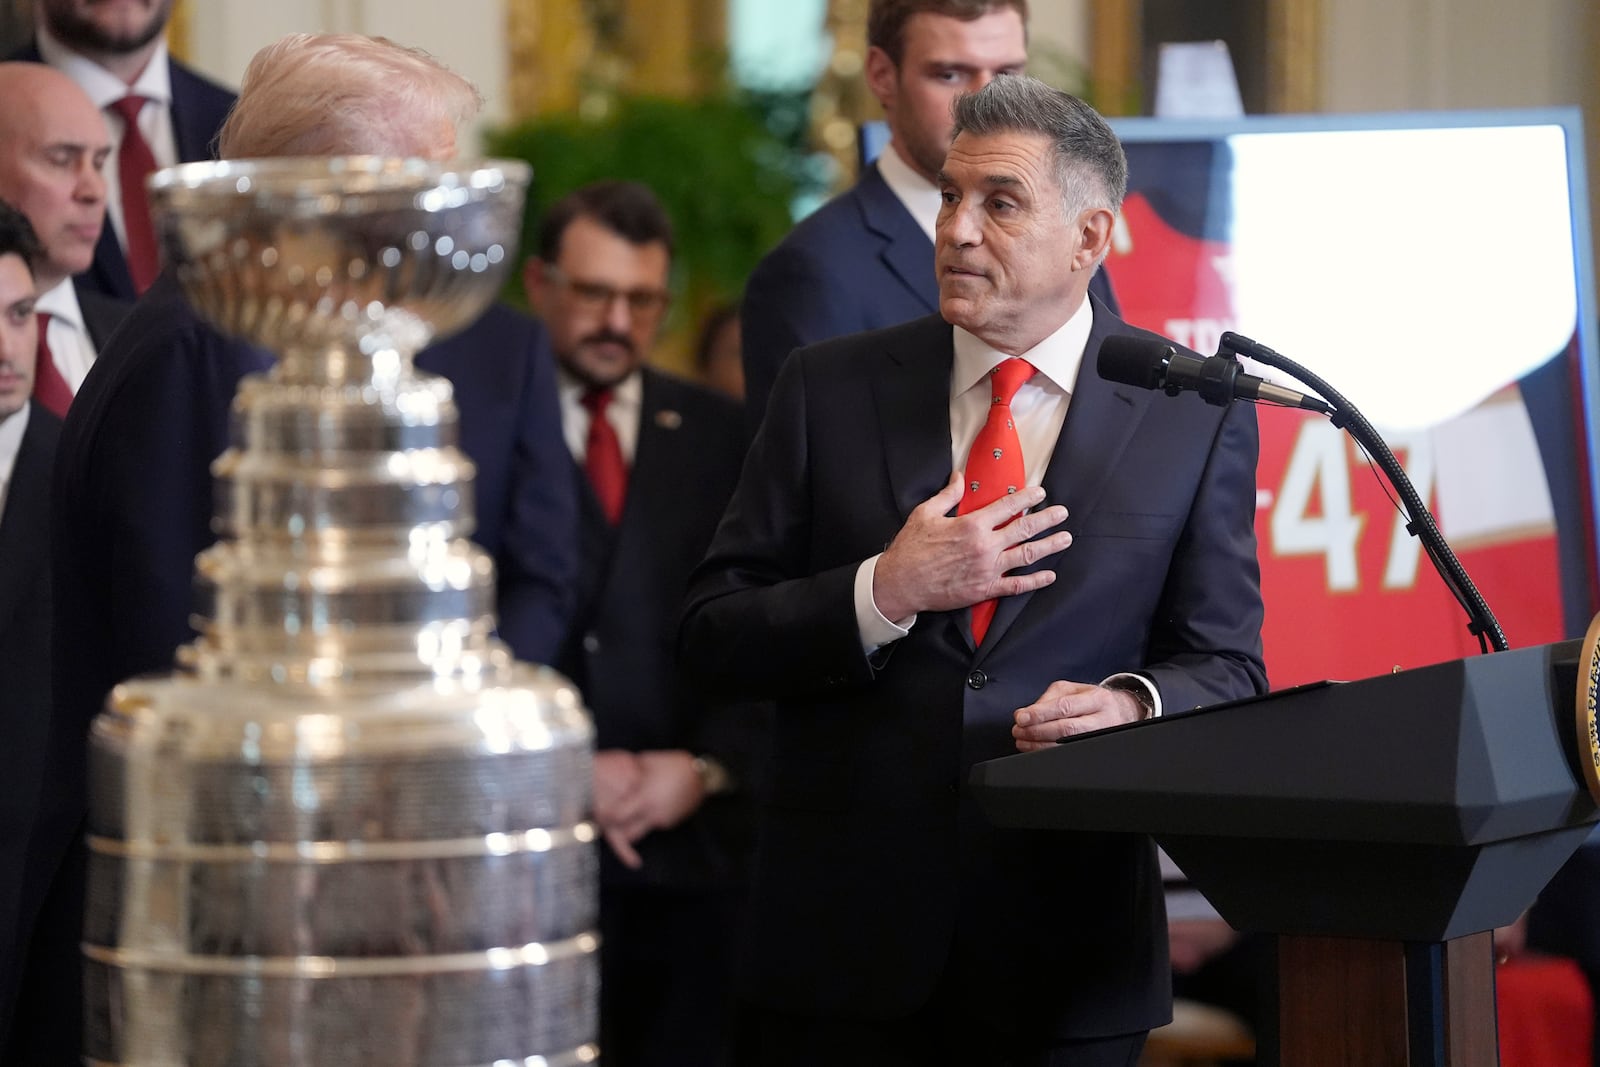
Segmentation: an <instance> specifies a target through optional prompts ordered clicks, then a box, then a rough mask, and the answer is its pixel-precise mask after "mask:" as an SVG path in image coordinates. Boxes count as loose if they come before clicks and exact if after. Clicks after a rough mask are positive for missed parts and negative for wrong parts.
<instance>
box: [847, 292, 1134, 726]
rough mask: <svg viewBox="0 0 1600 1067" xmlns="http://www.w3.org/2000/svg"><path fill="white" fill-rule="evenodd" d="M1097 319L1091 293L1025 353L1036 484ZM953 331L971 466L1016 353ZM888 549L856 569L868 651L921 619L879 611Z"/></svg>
mask: <svg viewBox="0 0 1600 1067" xmlns="http://www.w3.org/2000/svg"><path fill="white" fill-rule="evenodd" d="M1093 325H1094V310H1093V307H1092V305H1091V304H1090V302H1089V301H1088V300H1087V299H1085V300H1084V301H1083V303H1081V304H1080V305H1079V306H1078V310H1077V311H1075V312H1073V313H1072V316H1071V317H1070V318H1068V319H1067V321H1066V322H1064V323H1062V324H1061V325H1060V326H1059V327H1057V329H1056V331H1055V332H1054V333H1052V334H1050V336H1048V337H1046V338H1045V339H1044V340H1042V341H1040V342H1039V343H1038V344H1037V345H1034V346H1033V348H1031V349H1029V350H1028V351H1027V352H1024V353H1022V354H1021V358H1022V359H1025V360H1027V361H1028V362H1029V363H1032V364H1033V367H1034V369H1035V370H1036V371H1037V372H1038V373H1036V374H1035V375H1034V376H1033V377H1031V378H1029V379H1028V380H1027V381H1026V382H1024V383H1023V384H1022V387H1021V388H1020V389H1018V390H1017V392H1016V395H1015V396H1014V397H1012V399H1011V415H1012V419H1013V421H1014V422H1015V423H1016V428H1017V437H1018V440H1019V441H1020V443H1021V445H1022V463H1023V467H1024V472H1025V476H1026V479H1027V484H1028V485H1029V486H1034V485H1040V484H1043V481H1044V473H1045V470H1046V468H1048V467H1049V466H1050V458H1051V456H1052V455H1053V454H1054V452H1055V448H1056V440H1057V439H1058V438H1059V437H1060V436H1061V427H1062V426H1063V425H1064V424H1065V423H1066V421H1067V407H1068V406H1069V405H1070V404H1071V402H1072V386H1073V385H1074V384H1075V383H1076V382H1077V380H1078V369H1079V367H1080V366H1082V364H1083V354H1084V349H1085V348H1086V347H1087V346H1088V343H1089V331H1090V328H1091V327H1092V326H1093ZM952 329H953V330H954V332H955V336H954V341H955V361H954V363H953V365H952V367H951V371H950V469H951V470H952V471H954V470H959V469H961V468H962V467H963V466H964V465H965V464H966V462H967V453H968V452H971V451H972V442H973V441H975V440H977V437H978V431H979V430H981V429H982V428H983V424H984V422H985V421H986V420H987V419H988V409H989V407H990V405H991V403H992V401H991V397H992V396H993V393H992V390H991V389H990V387H989V384H988V383H989V372H990V371H992V370H993V369H994V368H995V367H997V366H999V365H1000V363H1001V362H1002V361H1004V360H1006V359H1009V358H1010V357H1009V356H1007V355H1006V354H1005V353H1003V352H997V351H996V350H994V349H993V348H990V347H989V346H988V345H987V344H985V343H984V342H983V341H980V340H979V339H978V338H977V337H975V336H973V335H972V334H970V333H968V332H967V331H966V330H963V329H961V328H960V327H959V326H955V327H952ZM1046 503H1047V504H1048V503H1055V501H1046ZM1068 551H1071V550H1070V549H1069V550H1068ZM881 555H882V553H879V554H878V555H877V556H873V557H872V558H870V559H868V560H866V561H865V562H863V563H862V564H861V566H860V567H859V568H857V569H856V580H855V588H854V592H855V608H856V625H857V627H858V628H859V630H860V633H861V647H862V649H863V650H865V651H867V652H872V651H874V650H875V649H878V648H881V647H882V646H884V645H887V644H890V643H892V642H894V641H898V640H900V638H902V637H904V636H906V634H908V633H910V632H911V627H912V626H913V625H914V624H915V623H916V621H917V617H916V616H915V615H913V616H911V617H910V618H908V619H899V620H890V619H886V618H884V616H883V613H882V612H881V611H879V610H878V606H877V604H876V602H875V601H874V600H873V597H872V580H873V575H874V574H875V573H876V571H877V566H878V560H879V558H880V557H881ZM1113 681H1115V682H1117V683H1120V684H1121V686H1122V687H1123V688H1127V687H1128V686H1129V685H1135V686H1137V687H1138V689H1139V691H1140V692H1141V693H1143V694H1144V695H1146V696H1148V697H1149V700H1148V702H1147V706H1149V707H1150V710H1151V714H1152V715H1159V714H1161V694H1160V693H1158V692H1157V691H1156V689H1155V686H1153V685H1151V684H1150V683H1149V681H1148V680H1147V679H1145V678H1143V677H1141V676H1139V675H1133V674H1114V675H1112V676H1111V677H1110V678H1107V679H1105V680H1104V682H1102V684H1105V682H1113Z"/></svg>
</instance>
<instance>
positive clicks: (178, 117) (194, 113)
mask: <svg viewBox="0 0 1600 1067" xmlns="http://www.w3.org/2000/svg"><path fill="white" fill-rule="evenodd" d="M10 58H11V59H16V60H23V61H25V62H28V63H42V62H44V57H43V56H41V55H40V54H39V48H38V46H37V45H33V44H30V45H28V46H27V47H26V48H23V49H20V50H19V51H17V52H16V53H15V54H14V55H12V56H11V57H10ZM168 66H169V68H170V70H171V78H172V133H173V136H174V138H175V139H176V141H177V148H178V162H179V163H196V162H200V161H203V160H207V159H215V158H216V139H217V134H218V132H220V131H221V129H222V122H223V120H224V119H226V118H227V117H228V111H229V109H230V108H232V107H233V102H234V100H235V99H236V97H235V95H234V93H233V92H232V91H231V90H229V89H225V88H223V87H222V86H220V85H218V84H217V83H216V82H214V81H211V80H210V79H209V78H207V77H205V76H204V75H202V74H200V73H198V72H197V71H195V70H193V69H191V68H189V67H186V66H184V65H183V64H182V63H179V62H178V61H177V60H176V59H169V60H168ZM110 180H115V176H111V179H110ZM77 281H78V286H79V289H80V291H81V290H83V289H92V290H94V291H95V292H99V293H105V294H106V295H107V296H114V297H117V298H118V299H121V300H132V299H134V298H135V297H136V296H138V295H139V294H138V293H136V292H135V291H134V288H133V276H132V275H131V274H129V273H128V260H127V257H126V256H124V255H123V252H122V246H121V245H119V244H118V243H117V231H116V227H114V226H112V225H111V222H110V220H109V219H108V220H107V221H106V225H105V226H104V227H103V228H102V229H101V231H100V242H99V244H97V245H95V249H94V263H93V264H91V265H90V267H89V269H88V270H86V271H84V272H83V273H82V274H80V275H78V278H77Z"/></svg>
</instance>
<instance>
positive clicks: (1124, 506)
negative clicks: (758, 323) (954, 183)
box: [682, 303, 1266, 1044]
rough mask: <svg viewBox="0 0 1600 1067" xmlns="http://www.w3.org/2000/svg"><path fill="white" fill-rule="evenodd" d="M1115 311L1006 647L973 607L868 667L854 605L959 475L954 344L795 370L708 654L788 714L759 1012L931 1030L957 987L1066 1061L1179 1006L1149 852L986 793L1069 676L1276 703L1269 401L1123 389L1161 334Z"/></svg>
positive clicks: (735, 540)
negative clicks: (976, 626)
mask: <svg viewBox="0 0 1600 1067" xmlns="http://www.w3.org/2000/svg"><path fill="white" fill-rule="evenodd" d="M1094 313H1095V314H1094V326H1093V329H1092V331H1091V334H1090V337H1089V342H1088V347H1087V350H1086V354H1085V358H1084V361H1083V370H1082V371H1081V372H1080V374H1079V376H1078V380H1077V382H1076V383H1075V386H1074V388H1073V390H1072V394H1073V395H1072V403H1071V406H1070V408H1069V409H1068V413H1067V417H1066V423H1065V425H1064V426H1063V428H1062V431H1061V436H1060V438H1059V440H1058V442H1057V445H1056V448H1055V452H1054V455H1053V457H1052V459H1051V461H1050V464H1049V466H1048V468H1047V470H1046V473H1045V475H1044V479H1043V484H1044V488H1045V490H1046V491H1047V493H1048V497H1047V499H1048V500H1049V501H1051V502H1054V503H1061V504H1065V505H1066V506H1067V508H1068V509H1069V511H1070V516H1069V518H1068V519H1067V523H1066V526H1067V528H1068V529H1069V530H1071V531H1072V534H1073V537H1074V540H1073V542H1072V545H1071V546H1070V547H1069V548H1067V549H1065V550H1064V551H1063V552H1060V553H1058V554H1056V555H1054V556H1050V557H1046V558H1044V559H1042V560H1040V561H1039V562H1038V563H1036V564H1035V566H1036V567H1044V568H1049V569H1052V570H1054V571H1055V572H1056V576H1057V577H1056V580H1055V582H1054V583H1053V584H1051V585H1049V586H1046V587H1045V588H1043V589H1040V590H1038V591H1036V592H1034V593H1031V594H1026V595H1021V596H1015V597H1010V598H1007V599H1005V600H1003V601H1002V602H1001V603H1000V605H999V607H998V610H997V611H996V614H995V617H994V621H993V622H992V623H991V625H990V627H989V630H988V633H987V634H986V635H985V638H984V641H983V643H982V644H981V645H979V646H977V647H974V645H973V642H972V637H971V628H970V623H969V619H970V612H967V611H953V612H926V613H924V614H923V615H921V616H919V617H918V618H917V620H916V622H915V625H914V626H913V627H912V629H911V632H910V634H909V635H908V636H906V637H905V638H903V639H901V640H899V641H897V642H894V643H892V644H890V645H888V646H886V647H884V648H882V649H879V650H878V651H877V652H875V653H874V654H873V655H872V656H870V657H869V656H867V655H865V654H863V651H862V648H861V644H860V636H859V632H858V629H857V625H856V619H855V610H854V600H853V587H854V582H855V576H856V571H857V568H858V566H859V565H860V563H861V561H863V560H865V559H866V558H868V557H870V556H872V555H873V554H875V553H877V552H880V551H882V550H883V548H884V546H885V545H887V544H888V543H889V541H890V540H891V539H892V538H893V537H894V536H895V534H896V532H898V531H899V530H900V528H901V527H902V526H903V525H904V523H905V521H906V519H907V517H908V516H909V515H910V513H911V511H912V509H913V508H915V507H916V506H917V505H919V504H920V503H922V501H924V500H926V499H927V498H928V497H930V496H932V495H933V494H934V493H935V492H937V491H938V490H939V489H940V488H942V487H943V486H944V485H945V484H946V482H947V480H948V479H949V477H950V469H951V453H950V449H951V444H950V421H949V401H950V395H949V393H950V374H951V368H952V365H953V359H954V347H953V343H952V332H951V327H950V326H949V325H947V324H946V323H944V322H943V321H942V320H940V319H939V318H938V317H936V316H928V317H924V318H921V319H917V320H915V321H912V322H909V323H905V324H903V325H900V326H896V327H891V328H889V329H885V330H881V331H875V332H873V333H868V334H863V335H855V336H850V337H843V338H838V339H836V340H833V341H829V342H824V343H822V344H819V345H815V346H812V347H809V348H805V349H802V350H801V351H799V352H797V353H796V354H795V355H794V357H793V358H791V359H789V360H788V361H787V362H786V363H785V365H784V368H783V370H782V372H781V374H780V375H779V378H778V382H777V386H776V388H775V389H774V391H773V399H772V404H771V406H770V407H769V409H768V415H767V419H766V421H765V422H764V424H763V425H762V428H761V430H760V432H759V433H758V434H757V436H756V438H755V441H754V444H753V445H752V448H751V452H750V456H749V458H748V460H747V461H746V465H745V470H744V473H743V475H742V476H741V479H740V483H739V487H738V489H737V490H736V491H735V493H734V497H733V501H732V502H731V503H730V504H729V507H728V512H727V515H726V517H725V518H724V519H723V522H722V525H721V526H720V527H719V528H718V530H717V535H716V538H715V539H714V540H713V542H712V546H711V550H710V552H709V553H708V555H707V557H706V561H705V562H704V563H703V564H702V565H701V567H700V568H699V569H698V570H697V571H696V573H695V576H694V578H693V579H692V580H691V582H690V588H689V595H688V598H687V601H686V608H685V617H684V624H683V637H682V640H683V651H684V658H685V664H686V667H687V668H688V669H689V670H691V671H692V672H693V674H694V676H696V677H697V678H699V679H700V680H702V682H703V683H704V684H707V685H714V686H718V687H720V688H721V689H723V690H725V691H729V692H733V693H741V694H745V695H749V696H769V697H773V698H775V699H776V700H777V719H776V723H775V727H774V737H773V766H772V784H771V790H770V793H771V803H770V805H769V807H768V809H767V811H766V812H765V817H764V819H763V820H762V825H761V838H760V843H759V845H758V848H757V852H756V869H755V874H754V881H753V886H752V890H751V893H752V897H751V911H752V915H751V923H750V930H749V935H748V938H747V941H746V948H747V957H746V978H747V983H748V987H749V988H748V993H749V994H750V995H751V996H752V997H754V998H755V999H756V1000H757V1001H758V1002H761V1003H764V1004H766V1005H768V1006H771V1007H774V1008H777V1009H779V1010H782V1011H786V1012H789V1013H795V1014H799V1015H813V1016H834V1017H847V1018H876V1019H892V1018H897V1017H905V1016H906V1015H908V1014H909V1013H911V1012H912V1011H914V1010H916V1008H917V1007H918V1006H919V1005H922V1004H924V1003H926V1002H927V1001H928V999H929V998H930V996H931V995H932V993H933V992H934V990H935V988H936V983H938V982H939V980H940V977H941V975H943V974H946V973H947V972H948V973H949V974H950V975H951V980H952V981H955V982H956V983H957V990H956V1001H955V1002H956V1003H960V1004H962V1005H963V1006H964V1009H965V1010H970V1011H971V1012H973V1013H975V1014H976V1015H981V1016H983V1017H987V1018H988V1019H990V1020H991V1021H992V1022H993V1024H994V1025H996V1026H999V1027H1002V1028H1003V1029H1005V1030H1009V1031H1012V1032H1015V1033H1017V1034H1018V1035H1019V1036H1020V1037H1022V1038H1023V1039H1025V1040H1031V1041H1035V1042H1036V1043H1039V1044H1047V1043H1051V1042H1054V1041H1060V1040H1067V1039H1080V1038H1090V1037H1096V1036H1108V1035H1113V1034H1120V1033H1128V1032H1133V1031H1137V1030H1143V1029H1147V1028H1149V1027H1151V1026H1154V1025H1158V1024H1160V1023H1162V1022H1164V1021H1165V1019H1166V1018H1167V1015H1168V1011H1169V998H1170V973H1169V969H1168V966H1167V958H1166V937H1165V929H1164V923H1163V917H1164V913H1163V908H1162V899H1161V887H1160V883H1159V880H1158V874H1157V868H1156V863H1155V855H1154V849H1153V846H1152V845H1151V844H1150V842H1149V841H1148V840H1147V839H1145V838H1142V837H1137V836H1134V835H1091V834H1062V833H1047V832H1031V831H1017V830H999V829H996V828H994V827H992V826H990V825H989V824H988V823H987V822H986V821H985V820H984V819H983V818H982V817H981V816H980V815H979V814H978V813H977V811H976V809H975V807H974V806H973V805H972V803H971V801H970V799H969V797H968V796H967V794H966V790H965V785H964V783H965V781H966V776H967V772H968V770H969V769H970V768H971V766H972V765H973V764H974V763H975V762H977V761H980V760H984V759H991V758H997V757H1001V756H1007V755H1012V754H1014V753H1015V751H1016V749H1015V744H1014V741H1013V739H1012V737H1011V733H1010V730H1011V725H1012V715H1013V712H1014V711H1015V709H1017V708H1019V707H1022V706H1024V705H1027V704H1029V703H1032V702H1033V701H1034V700H1036V699H1037V698H1038V697H1039V695H1040V694H1041V693H1043V692H1044V690H1045V689H1046V688H1047V687H1048V686H1049V684H1050V683H1051V682H1053V681H1056V680H1060V679H1066V680H1072V681H1084V682H1096V681H1099V680H1100V679H1102V678H1105V677H1108V676H1109V675H1111V674H1114V673H1117V672H1121V671H1139V672H1142V673H1144V674H1145V675H1146V676H1148V677H1149V678H1151V679H1152V680H1153V681H1154V683H1155V685H1156V686H1157V688H1158V689H1159V691H1160V693H1161V697H1162V701H1163V706H1164V710H1165V712H1166V713H1181V712H1182V711H1183V710H1185V709H1190V708H1193V707H1195V706H1197V705H1203V704H1210V703H1214V702H1218V701H1223V700H1228V699H1231V698H1237V697H1242V696H1247V695H1250V694H1253V693H1259V692H1264V691H1265V689H1266V678H1265V673H1264V669H1263V665H1262V658H1261V637H1260V628H1261V619H1262V606H1261V594H1260V582H1259V570H1258V567H1257V563H1256V544H1255V535H1254V528H1253V524H1254V518H1255V494H1256V489H1255V464H1256V454H1257V431H1256V421H1255V412H1254V410H1253V409H1252V408H1250V407H1249V406H1247V405H1243V404H1236V405H1233V406H1231V407H1228V408H1218V407H1212V406H1209V405H1207V404H1205V403H1204V402H1202V401H1201V400H1200V399H1199V398H1198V397H1197V396H1192V395H1185V396H1182V397H1178V398H1168V397H1165V396H1161V395H1158V394H1155V393H1151V392H1148V391H1144V390H1138V389H1132V388H1128V387H1124V386H1120V385H1113V384H1110V383H1108V382H1105V381H1103V380H1102V379H1100V378H1099V377H1098V376H1097V375H1096V374H1095V372H1094V369H1093V368H1094V365H1095V357H1096V355H1097V353H1098V351H1099V347H1100V344H1101V342H1102V341H1103V340H1104V339H1105V338H1106V337H1107V336H1110V335H1112V334H1117V333H1133V334H1136V335H1139V336H1146V337H1151V336H1154V335H1151V334H1147V333H1145V332H1144V331H1139V330H1134V329H1133V328H1132V327H1129V326H1127V325H1126V324H1124V323H1122V322H1121V320H1119V319H1117V318H1115V317H1114V316H1113V315H1111V314H1110V313H1109V312H1108V311H1107V310H1106V309H1105V307H1104V306H1103V305H1100V304H1098V303H1096V306H1095V308H1094ZM1150 784H1151V785H1152V786H1154V785H1157V784H1158V783H1155V782H1152V783H1150Z"/></svg>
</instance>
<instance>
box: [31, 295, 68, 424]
mask: <svg viewBox="0 0 1600 1067" xmlns="http://www.w3.org/2000/svg"><path fill="white" fill-rule="evenodd" d="M49 331H50V313H49V312H48V311H41V312H39V348H38V357H37V361H36V362H35V364H34V368H33V398H34V399H35V400H37V401H38V402H39V403H40V404H42V405H44V408H45V410H47V411H53V412H55V413H56V414H57V415H59V416H61V417H62V418H63V419H64V418H66V417H67V408H68V406H70V405H71V403H72V389H71V387H69V386H68V385H67V380H66V379H65V378H63V377H61V372H60V371H59V370H57V369H56V360H55V357H54V356H53V355H51V354H50V342H49V340H48V339H47V337H46V335H47V334H48V333H49Z"/></svg>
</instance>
